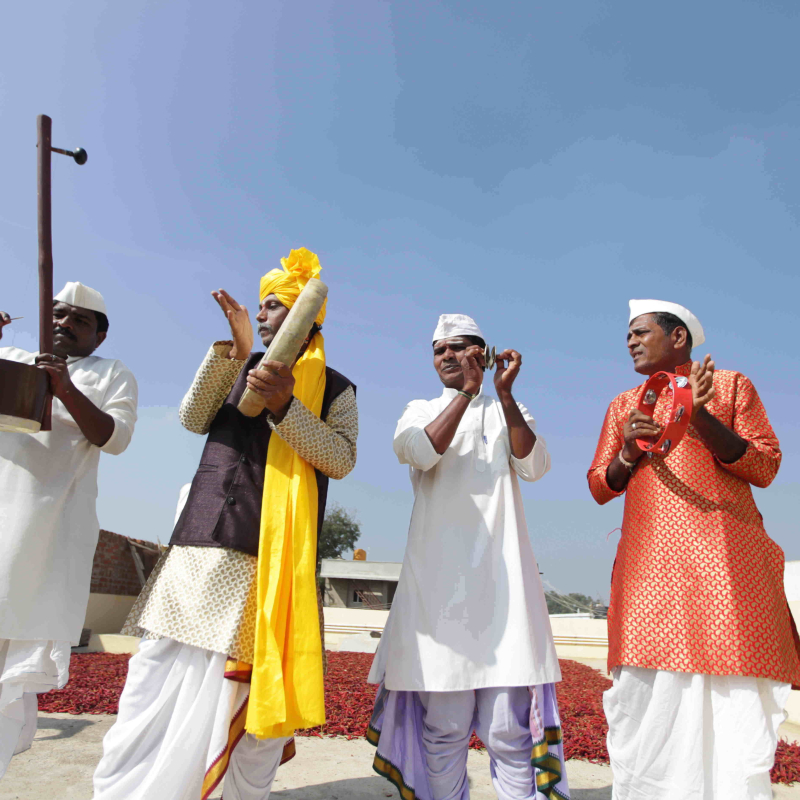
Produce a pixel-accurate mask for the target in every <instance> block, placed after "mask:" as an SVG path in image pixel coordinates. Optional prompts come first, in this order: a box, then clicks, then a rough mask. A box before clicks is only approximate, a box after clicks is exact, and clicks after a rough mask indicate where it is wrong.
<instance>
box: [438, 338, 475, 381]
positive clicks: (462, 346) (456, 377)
mask: <svg viewBox="0 0 800 800" xmlns="http://www.w3.org/2000/svg"><path fill="white" fill-rule="evenodd" d="M469 347H477V345H475V344H473V343H472V342H471V341H470V340H469V339H467V337H466V336H453V337H452V338H450V339H439V340H438V341H437V342H434V343H433V367H434V369H435V370H436V372H437V374H438V375H439V380H440V381H441V382H442V383H443V384H444V385H445V386H446V387H447V388H448V389H456V390H458V389H461V388H462V387H463V386H464V372H463V371H462V369H461V362H460V361H459V360H458V357H459V355H460V356H462V357H463V353H464V351H465V350H467V348H469ZM477 349H478V350H480V348H479V347H478V348H477ZM478 364H479V365H482V360H481V359H480V358H479V359H478Z"/></svg>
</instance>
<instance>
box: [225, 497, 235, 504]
mask: <svg viewBox="0 0 800 800" xmlns="http://www.w3.org/2000/svg"><path fill="white" fill-rule="evenodd" d="M225 502H226V503H227V504H228V505H229V506H235V505H236V498H235V497H231V496H230V495H228V497H226V498H225Z"/></svg>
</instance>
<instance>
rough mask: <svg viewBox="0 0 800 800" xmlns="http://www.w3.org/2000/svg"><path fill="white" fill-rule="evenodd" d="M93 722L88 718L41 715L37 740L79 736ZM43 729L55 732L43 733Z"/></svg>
mask: <svg viewBox="0 0 800 800" xmlns="http://www.w3.org/2000/svg"><path fill="white" fill-rule="evenodd" d="M93 724H94V722H93V721H91V720H88V719H53V718H52V717H44V716H39V724H38V726H37V734H36V741H37V742H42V741H48V740H51V739H69V738H70V737H71V736H77V735H78V734H80V733H81V732H82V731H83V730H84V728H89V727H91V726H92V725H93ZM43 731H53V733H51V734H43Z"/></svg>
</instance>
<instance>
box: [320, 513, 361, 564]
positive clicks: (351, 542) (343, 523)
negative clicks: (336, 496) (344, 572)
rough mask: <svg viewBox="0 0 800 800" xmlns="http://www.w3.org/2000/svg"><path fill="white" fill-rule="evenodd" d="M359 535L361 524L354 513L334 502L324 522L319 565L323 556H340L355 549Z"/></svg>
mask: <svg viewBox="0 0 800 800" xmlns="http://www.w3.org/2000/svg"><path fill="white" fill-rule="evenodd" d="M359 536H361V526H360V525H359V524H358V521H357V520H356V518H355V517H354V516H353V514H351V513H350V512H349V511H347V510H346V509H344V508H342V507H341V506H340V505H338V504H337V503H334V504H333V505H332V506H331V507H330V508H329V509H328V513H327V514H325V521H324V522H323V523H322V532H321V533H320V536H319V543H318V544H317V565H319V562H320V561H321V560H322V559H323V558H338V557H339V556H341V554H342V553H344V552H346V551H348V550H353V549H354V548H355V546H356V542H357V541H358V537H359Z"/></svg>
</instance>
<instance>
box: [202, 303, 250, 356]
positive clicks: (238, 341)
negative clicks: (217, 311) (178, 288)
mask: <svg viewBox="0 0 800 800" xmlns="http://www.w3.org/2000/svg"><path fill="white" fill-rule="evenodd" d="M211 294H212V295H213V297H214V299H215V300H216V301H217V303H218V304H219V307H220V308H221V309H222V313H223V314H225V318H226V319H227V320H228V324H229V325H230V326H231V338H232V339H233V348H232V349H231V352H230V355H229V357H230V358H235V359H238V360H240V361H244V360H245V359H246V358H247V357H248V356H249V355H250V351H251V350H252V349H253V323H252V322H250V315H249V314H248V313H247V309H246V308H245V307H244V306H243V305H240V304H239V303H237V302H236V301H235V300H234V299H233V298H232V297H231V296H230V295H229V294H228V293H227V292H226V291H225V290H224V289H220V290H219V291H217V292H211Z"/></svg>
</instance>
